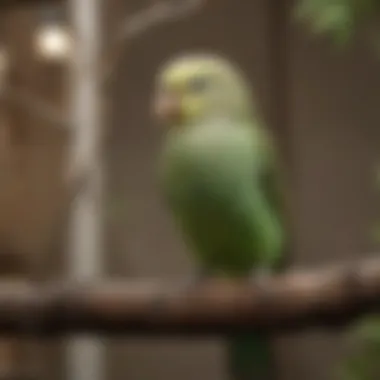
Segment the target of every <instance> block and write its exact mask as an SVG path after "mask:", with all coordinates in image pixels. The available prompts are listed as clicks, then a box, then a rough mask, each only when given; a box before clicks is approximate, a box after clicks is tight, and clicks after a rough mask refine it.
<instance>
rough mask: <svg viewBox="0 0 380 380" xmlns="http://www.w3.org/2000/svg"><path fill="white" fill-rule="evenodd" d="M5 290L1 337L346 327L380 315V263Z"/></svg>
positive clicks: (0, 290) (5, 286)
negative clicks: (231, 277)
mask: <svg viewBox="0 0 380 380" xmlns="http://www.w3.org/2000/svg"><path fill="white" fill-rule="evenodd" d="M178 285H179V284H169V283H158V282H155V281H148V282H144V281H135V282H133V281H122V282H109V283H91V284H90V283H88V284H71V285H70V286H68V285H67V284H61V285H59V284H50V285H46V286H41V287H40V286H38V285H33V286H22V285H17V284H12V283H1V285H0V332H1V333H5V332H8V333H12V334H28V335H40V336H48V335H64V334H67V333H73V332H80V331H82V332H83V331H87V332H93V333H104V334H115V333H116V334H126V335H149V336H154V335H176V334H179V335H194V334H202V335H209V334H225V333H229V332H233V331H237V330H242V329H250V328H256V329H261V330H267V331H270V332H279V331H287V330H300V329H304V328H311V327H337V326H343V325H345V324H347V323H349V322H350V321H352V320H354V319H355V318H356V317H358V316H360V315H362V314H364V313H369V312H377V311H379V310H380V259H372V260H364V261H363V262H361V263H360V264H357V265H344V264H343V265H341V266H336V267H335V268H328V269H322V270H315V271H309V272H305V271H300V272H294V273H288V274H285V275H282V276H279V277H276V278H273V279H268V283H267V284H265V286H263V285H261V286H260V287H258V286H257V285H253V284H249V283H247V282H244V281H242V282H240V283H237V282H229V281H226V280H210V281H208V282H205V283H203V284H200V285H197V286H194V288H192V289H191V290H190V289H189V290H188V291H183V292H180V291H176V290H175V289H178V288H180V286H178Z"/></svg>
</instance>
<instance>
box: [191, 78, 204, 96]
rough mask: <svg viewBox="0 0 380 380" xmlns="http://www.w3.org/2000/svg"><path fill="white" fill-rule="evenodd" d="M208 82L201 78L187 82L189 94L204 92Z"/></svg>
mask: <svg viewBox="0 0 380 380" xmlns="http://www.w3.org/2000/svg"><path fill="white" fill-rule="evenodd" d="M207 85H208V82H207V80H206V78H203V77H194V78H192V79H191V80H190V81H189V84H188V86H189V89H190V91H191V92H194V93H199V92H202V91H204V90H205V89H206V88H207Z"/></svg>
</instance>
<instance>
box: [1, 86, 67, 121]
mask: <svg viewBox="0 0 380 380" xmlns="http://www.w3.org/2000/svg"><path fill="white" fill-rule="evenodd" d="M0 96H1V97H2V98H3V99H5V100H7V101H9V102H13V103H17V104H20V105H21V106H22V107H23V108H24V109H25V110H26V111H27V112H29V113H31V114H32V115H34V116H37V117H39V118H41V119H42V120H44V121H46V122H48V123H51V124H54V125H55V126H56V127H60V128H69V127H70V126H69V122H68V120H67V119H66V118H65V117H64V115H63V114H62V113H61V112H59V110H58V109H56V107H54V106H52V105H51V104H49V103H47V102H45V101H44V100H43V99H40V98H39V97H38V96H36V94H33V93H32V92H30V91H28V90H27V89H25V88H17V87H14V86H4V88H2V89H1V93H0Z"/></svg>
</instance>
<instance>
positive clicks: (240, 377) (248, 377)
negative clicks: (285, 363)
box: [227, 332, 275, 380]
mask: <svg viewBox="0 0 380 380" xmlns="http://www.w3.org/2000/svg"><path fill="white" fill-rule="evenodd" d="M227 362H228V371H229V380H275V379H274V377H275V362H274V353H273V349H272V345H271V342H270V341H269V339H268V337H267V336H265V335H264V334H260V333H252V332H248V333H245V334H244V333H238V334H235V335H233V336H231V337H228V342H227Z"/></svg>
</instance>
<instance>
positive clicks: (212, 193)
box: [152, 52, 286, 380]
mask: <svg viewBox="0 0 380 380" xmlns="http://www.w3.org/2000/svg"><path fill="white" fill-rule="evenodd" d="M154 87H155V90H154V96H153V102H152V103H153V107H152V108H153V115H154V117H155V118H156V120H157V121H158V122H159V123H160V124H161V125H162V128H163V139H162V140H163V141H162V147H161V149H160V154H159V164H158V168H157V171H158V178H159V183H160V185H159V186H160V189H161V192H162V195H163V199H164V200H165V202H166V204H167V207H168V209H169V210H170V212H171V215H172V218H173V220H174V221H175V225H176V226H177V227H178V228H179V231H181V234H182V237H183V239H184V241H185V242H186V244H187V246H188V247H189V249H190V250H191V253H192V254H193V258H194V260H195V263H196V267H197V268H198V271H199V274H200V275H201V277H202V276H206V277H207V276H222V277H223V278H228V279H246V278H247V279H252V278H266V277H265V276H267V275H270V274H271V273H272V272H273V271H278V270H279V268H281V265H282V264H281V263H282V262H283V252H284V245H285V241H286V234H285V228H284V220H283V218H282V210H283V206H282V205H283V202H282V197H281V194H282V192H281V191H280V190H281V185H280V181H279V178H280V177H279V175H278V173H279V170H278V168H279V166H278V160H277V152H276V149H275V145H274V142H273V141H274V140H273V138H272V136H271V134H270V133H269V131H268V130H266V129H265V128H264V123H263V122H262V121H261V120H260V117H259V115H258V113H257V111H256V109H255V107H254V104H253V97H252V94H251V92H250V87H249V85H248V82H247V79H246V78H245V76H244V75H243V73H242V72H241V71H240V70H239V69H238V67H237V65H235V64H233V63H232V62H231V61H229V60H228V59H226V58H224V57H222V56H221V55H218V54H214V53H197V52H195V53H183V54H180V55H179V56H176V57H174V58H172V59H169V60H168V61H167V62H166V63H164V64H163V65H162V67H161V68H160V69H159V70H158V71H157V74H156V78H155V84H154ZM262 276H264V277H262ZM226 346H227V362H228V368H229V373H230V375H231V378H232V379H234V380H248V379H250V380H252V379H257V380H268V379H273V368H274V355H273V352H272V345H271V342H270V339H269V338H268V336H267V335H265V334H261V333H260V332H257V331H255V332H247V333H240V332H239V333H237V332H234V333H233V334H232V335H231V336H228V337H227V344H226Z"/></svg>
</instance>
